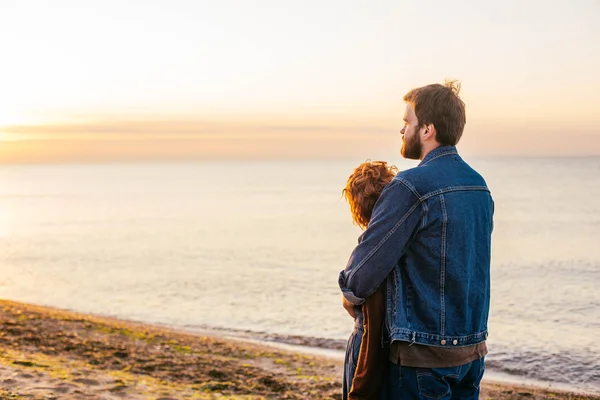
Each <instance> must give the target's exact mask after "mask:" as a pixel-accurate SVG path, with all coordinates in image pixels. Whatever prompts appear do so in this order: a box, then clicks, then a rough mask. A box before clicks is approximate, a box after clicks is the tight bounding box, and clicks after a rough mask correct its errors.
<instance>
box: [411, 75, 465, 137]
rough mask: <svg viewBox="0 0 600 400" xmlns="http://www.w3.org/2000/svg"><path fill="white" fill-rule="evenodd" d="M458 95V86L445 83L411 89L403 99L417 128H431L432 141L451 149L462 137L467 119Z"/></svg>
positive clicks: (463, 105)
mask: <svg viewBox="0 0 600 400" xmlns="http://www.w3.org/2000/svg"><path fill="white" fill-rule="evenodd" d="M459 92H460V82H458V81H448V80H447V81H446V82H445V83H444V84H443V85H440V84H439V83H435V84H432V85H427V86H423V87H420V88H416V89H413V90H411V91H410V92H408V93H407V94H406V95H405V96H404V101H405V102H407V103H408V104H410V105H411V106H412V108H413V110H414V111H415V115H416V116H417V119H418V120H419V128H420V127H421V126H423V125H428V124H433V126H435V130H436V137H435V139H436V140H437V141H438V142H439V143H440V144H441V145H451V146H454V145H456V144H457V143H458V141H459V140H460V137H461V136H462V134H463V130H464V128H465V124H466V122H467V117H466V114H465V103H464V102H463V101H462V100H461V99H460V97H459V96H458V94H459Z"/></svg>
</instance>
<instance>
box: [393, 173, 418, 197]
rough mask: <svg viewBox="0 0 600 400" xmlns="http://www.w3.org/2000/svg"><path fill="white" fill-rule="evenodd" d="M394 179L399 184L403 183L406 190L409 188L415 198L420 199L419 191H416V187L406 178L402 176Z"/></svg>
mask: <svg viewBox="0 0 600 400" xmlns="http://www.w3.org/2000/svg"><path fill="white" fill-rule="evenodd" d="M395 180H396V181H398V182H400V183H401V184H403V185H404V186H405V187H406V188H407V189H408V190H410V191H411V192H412V194H414V195H415V197H416V198H417V199H419V201H420V200H421V197H422V196H421V195H420V194H419V192H418V191H417V189H416V188H415V187H414V186H413V185H412V184H411V183H410V182H409V181H407V180H406V179H403V178H396V179H395Z"/></svg>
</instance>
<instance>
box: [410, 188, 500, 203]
mask: <svg viewBox="0 0 600 400" xmlns="http://www.w3.org/2000/svg"><path fill="white" fill-rule="evenodd" d="M477 190H481V191H484V192H489V191H490V189H489V188H487V187H485V186H450V187H447V188H444V189H438V190H434V191H433V192H429V193H427V194H424V195H423V196H421V197H420V198H419V200H420V201H422V202H424V201H425V200H427V199H430V198H432V197H434V196H439V195H441V194H444V193H448V192H459V191H477Z"/></svg>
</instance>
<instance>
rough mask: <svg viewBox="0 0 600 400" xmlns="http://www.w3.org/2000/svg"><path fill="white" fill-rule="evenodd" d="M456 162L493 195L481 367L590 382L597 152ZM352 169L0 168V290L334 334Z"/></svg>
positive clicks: (71, 304)
mask: <svg viewBox="0 0 600 400" xmlns="http://www.w3.org/2000/svg"><path fill="white" fill-rule="evenodd" d="M468 161H470V163H471V165H473V166H474V167H475V168H477V169H478V170H479V171H480V172H481V173H482V174H483V175H484V177H485V178H486V179H487V181H488V184H489V186H490V188H491V189H492V193H493V196H494V199H495V201H496V216H495V231H494V236H493V265H492V274H493V276H492V279H493V282H492V286H493V287H492V296H493V299H492V310H491V317H490V337H489V342H488V343H489V348H490V355H489V357H488V365H489V367H490V370H496V371H503V372H505V373H508V374H512V375H513V376H520V377H528V378H532V379H537V380H547V381H550V382H553V383H555V384H558V383H564V384H570V385H573V386H576V387H578V388H581V389H585V390H588V391H594V392H600V290H598V287H599V286H600V200H599V199H600V158H586V159H517V158H514V159H496V160H479V159H474V160H468ZM356 164H357V163H353V162H252V163H242V162H239V163H231V162H226V163H225V162H223V163H197V164H167V165H160V164H156V165H86V166H83V165H70V166H2V167H0V297H2V298H8V299H14V300H20V301H26V302H32V303H38V304H44V305H50V306H57V307H62V308H69V309H74V310H78V311H84V312H92V313H100V314H105V315H113V316H117V317H122V318H128V319H135V320H141V321H147V322H155V323H165V324H171V325H175V326H178V327H185V328H188V329H193V328H195V327H212V328H226V329H234V330H250V331H253V332H266V333H269V334H278V335H282V336H285V335H301V336H307V337H317V338H328V339H335V340H338V341H340V342H341V341H343V340H345V339H347V337H348V334H349V333H350V330H351V328H352V321H351V320H350V318H349V317H348V316H347V315H346V314H345V312H344V311H343V310H342V309H341V306H340V291H339V289H338V287H337V276H338V273H339V271H340V270H341V269H342V268H343V267H344V266H345V264H346V261H347V259H348V256H349V254H350V252H351V251H352V248H353V246H354V245H355V243H356V240H357V237H358V235H359V234H360V231H359V229H358V228H357V227H355V226H353V225H352V223H351V218H350V213H349V210H348V206H347V205H346V204H345V203H344V201H343V200H342V199H341V197H340V195H341V188H342V187H343V185H344V183H345V181H346V178H347V177H348V175H349V174H350V172H351V171H352V169H353V167H354V166H355V165H356ZM414 165H415V164H414V163H411V162H406V161H400V162H399V163H398V166H399V167H400V168H401V169H402V168H407V167H410V166H414Z"/></svg>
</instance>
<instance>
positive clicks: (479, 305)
mask: <svg viewBox="0 0 600 400" xmlns="http://www.w3.org/2000/svg"><path fill="white" fill-rule="evenodd" d="M493 213H494V203H493V200H492V197H491V194H490V191H489V189H488V188H487V185H486V183H485V181H484V179H483V178H482V177H481V175H479V174H478V173H477V172H476V171H475V170H473V169H472V168H471V167H470V166H469V165H468V164H467V163H465V162H464V161H463V160H462V158H461V157H460V156H459V155H458V152H457V151H456V148H455V147H454V146H442V147H438V148H437V149H435V150H433V151H431V152H430V153H429V154H427V156H426V157H425V158H424V159H423V161H422V162H421V163H420V164H419V165H418V166H417V167H416V168H412V169H409V170H406V171H403V172H400V173H399V174H398V175H397V176H396V177H395V178H394V180H393V181H392V182H391V183H389V184H388V185H387V186H386V187H385V189H384V191H383V193H382V194H381V197H380V198H379V200H378V201H377V203H376V204H375V208H374V210H373V214H372V217H371V221H370V223H369V227H368V229H367V230H366V231H365V232H364V233H363V234H362V235H361V236H360V238H359V243H358V246H356V248H355V249H354V251H353V252H352V255H351V256H350V260H349V261H348V265H347V266H346V268H345V269H344V270H343V271H342V272H341V273H340V277H339V285H340V288H341V289H342V292H343V294H344V296H345V297H346V298H347V299H348V300H349V301H350V302H352V303H354V304H361V303H362V302H363V301H364V299H365V298H366V297H368V296H369V295H371V294H372V293H373V292H375V290H377V287H378V286H379V285H380V284H382V283H383V282H384V281H385V284H386V288H387V305H386V326H387V330H388V334H389V339H390V340H391V341H395V340H399V341H407V342H411V343H417V344H422V345H429V346H439V347H453V346H467V345H471V344H476V343H480V342H482V341H484V340H485V339H486V338H487V323H488V314H489V307H490V256H491V234H492V230H493ZM388 276H389V278H388V279H386V278H387V277H388Z"/></svg>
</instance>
